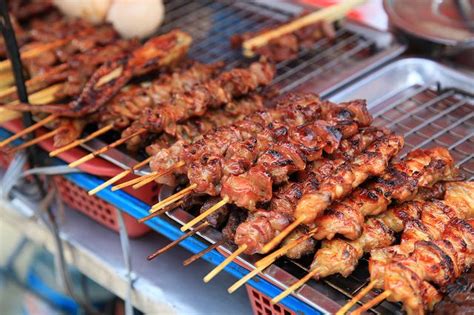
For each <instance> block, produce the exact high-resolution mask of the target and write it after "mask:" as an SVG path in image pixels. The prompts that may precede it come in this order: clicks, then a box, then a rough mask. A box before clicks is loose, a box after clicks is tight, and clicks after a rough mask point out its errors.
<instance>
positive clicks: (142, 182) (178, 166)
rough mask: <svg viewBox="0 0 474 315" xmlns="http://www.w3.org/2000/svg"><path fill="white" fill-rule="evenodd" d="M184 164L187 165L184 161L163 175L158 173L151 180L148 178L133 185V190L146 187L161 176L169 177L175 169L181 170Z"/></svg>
mask: <svg viewBox="0 0 474 315" xmlns="http://www.w3.org/2000/svg"><path fill="white" fill-rule="evenodd" d="M184 164H185V162H184V161H179V162H177V163H176V164H175V165H173V166H171V167H170V168H168V169H167V170H165V171H163V172H161V173H156V174H155V176H151V177H149V178H146V179H144V180H143V181H140V182H139V183H137V184H135V185H133V189H138V188H141V187H143V186H145V185H146V184H149V183H151V182H152V181H154V180H155V179H157V178H160V177H161V176H165V175H168V174H169V173H171V172H173V171H174V170H175V169H177V168H180V167H181V166H184Z"/></svg>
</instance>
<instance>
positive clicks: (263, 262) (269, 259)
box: [227, 229, 317, 293]
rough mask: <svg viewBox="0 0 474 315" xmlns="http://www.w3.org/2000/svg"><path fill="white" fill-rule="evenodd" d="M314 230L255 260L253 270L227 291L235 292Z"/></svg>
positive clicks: (314, 230) (309, 235)
mask: <svg viewBox="0 0 474 315" xmlns="http://www.w3.org/2000/svg"><path fill="white" fill-rule="evenodd" d="M316 231H317V230H316V229H313V230H311V231H310V232H309V233H308V234H305V235H303V236H301V237H299V238H298V239H296V240H293V241H291V242H289V243H288V244H286V245H285V246H282V247H281V248H280V249H278V250H277V251H275V252H273V253H271V254H270V255H268V256H266V257H264V258H262V259H260V260H259V261H257V262H256V263H255V267H256V268H255V269H254V270H252V271H251V272H249V273H248V274H246V275H245V277H243V278H241V279H240V280H239V281H237V282H236V283H234V284H233V285H232V286H231V287H230V288H229V289H228V290H227V292H229V293H233V292H235V291H236V290H237V289H238V288H240V287H241V286H242V285H244V284H245V283H246V282H247V281H249V280H250V279H252V278H253V277H255V276H256V275H257V274H258V273H260V272H262V271H263V270H264V269H265V268H267V267H268V266H270V265H271V264H273V263H274V262H275V260H277V259H278V258H280V257H281V256H283V255H285V254H286V253H287V252H288V250H290V249H291V248H293V247H295V246H297V245H298V244H300V243H302V242H304V241H306V240H307V239H308V238H310V237H312V236H313V234H314V233H316Z"/></svg>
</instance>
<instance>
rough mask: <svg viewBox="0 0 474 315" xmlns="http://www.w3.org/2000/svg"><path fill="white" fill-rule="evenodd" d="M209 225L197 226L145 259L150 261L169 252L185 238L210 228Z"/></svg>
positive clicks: (205, 223) (207, 223) (206, 223)
mask: <svg viewBox="0 0 474 315" xmlns="http://www.w3.org/2000/svg"><path fill="white" fill-rule="evenodd" d="M210 225H211V224H210V223H209V222H207V221H206V222H204V223H203V224H201V225H199V226H198V227H196V228H195V229H194V230H191V231H189V232H187V233H185V234H183V235H181V236H180V237H179V238H177V239H176V240H174V241H173V242H171V243H169V244H168V245H166V246H165V247H163V248H160V249H159V250H157V251H156V252H154V253H153V254H151V255H150V256H148V257H147V258H146V259H148V260H152V259H154V258H156V257H158V256H159V255H161V254H163V253H164V252H167V251H168V250H170V249H171V248H173V247H175V246H176V245H178V244H179V243H180V242H181V241H183V240H184V239H185V238H188V237H190V236H191V235H194V234H196V233H197V232H199V231H201V230H203V229H204V228H207V227H208V226H210Z"/></svg>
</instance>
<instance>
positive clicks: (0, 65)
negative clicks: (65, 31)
mask: <svg viewBox="0 0 474 315" xmlns="http://www.w3.org/2000/svg"><path fill="white" fill-rule="evenodd" d="M69 40H70V39H67V38H64V39H58V40H56V41H54V42H50V43H45V44H42V45H40V46H36V47H33V48H31V49H28V50H26V51H24V52H21V60H26V59H30V58H33V57H36V56H38V55H40V54H42V53H43V52H45V51H48V50H52V49H55V48H58V47H61V46H63V45H65V44H66V43H67V42H69ZM10 67H11V62H10V60H9V59H6V60H4V61H2V62H0V72H3V71H6V70H10Z"/></svg>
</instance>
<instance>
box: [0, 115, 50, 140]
mask: <svg viewBox="0 0 474 315" xmlns="http://www.w3.org/2000/svg"><path fill="white" fill-rule="evenodd" d="M56 118H58V116H57V115H49V116H48V117H46V118H44V119H42V120H40V121H38V122H37V123H35V124H33V125H31V126H29V127H27V128H25V129H23V130H21V131H19V132H17V133H16V134H14V135H13V136H11V137H9V138H7V139H5V140H3V141H2V142H0V148H2V147H4V146H6V145H7V144H9V143H11V142H13V141H15V140H16V139H19V138H21V137H23V136H24V135H26V134H28V133H30V132H33V131H35V130H36V129H38V128H40V127H42V126H44V125H46V124H48V123H50V122H52V121H53V120H55V119H56Z"/></svg>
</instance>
